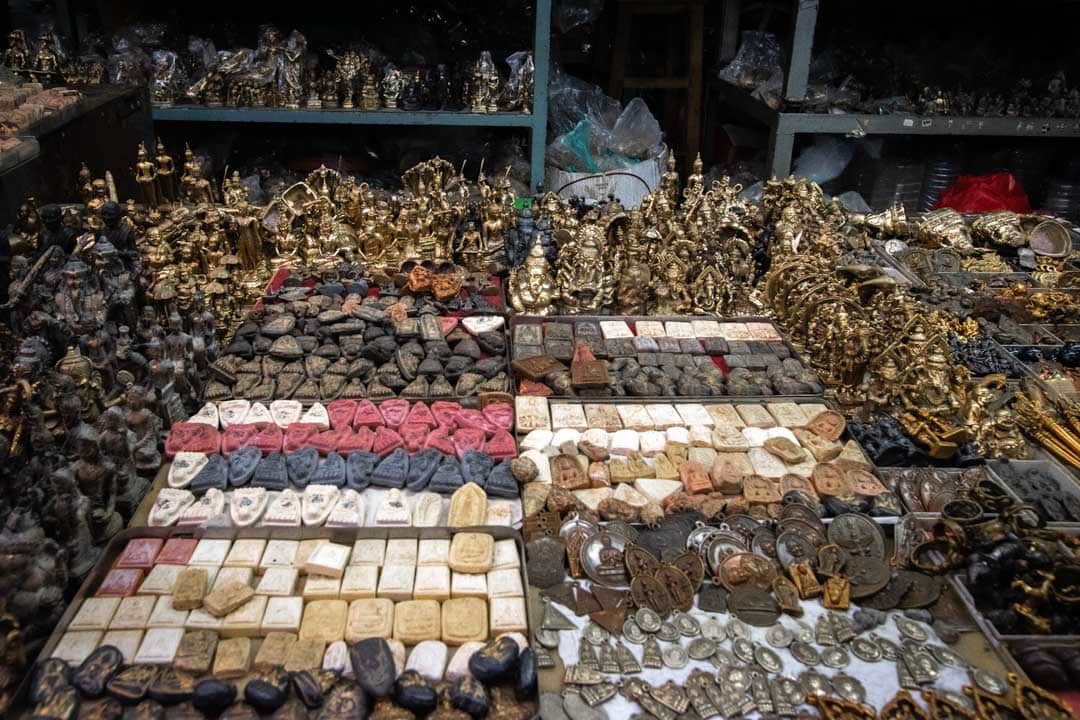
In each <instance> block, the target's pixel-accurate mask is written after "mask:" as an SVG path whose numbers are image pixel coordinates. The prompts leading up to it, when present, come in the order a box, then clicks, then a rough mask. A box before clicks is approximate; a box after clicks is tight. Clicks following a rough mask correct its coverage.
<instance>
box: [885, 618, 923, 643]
mask: <svg viewBox="0 0 1080 720" xmlns="http://www.w3.org/2000/svg"><path fill="white" fill-rule="evenodd" d="M893 621H894V622H895V623H896V629H897V630H899V631H900V634H901V635H903V636H904V637H906V638H909V639H911V640H914V641H915V642H917V643H924V642H926V641H927V640H929V639H930V634H929V633H928V632H927V631H926V628H925V627H924V626H923V624H922V623H920V622H917V621H915V620H912V619H910V618H906V617H904V616H903V615H894V616H893Z"/></svg>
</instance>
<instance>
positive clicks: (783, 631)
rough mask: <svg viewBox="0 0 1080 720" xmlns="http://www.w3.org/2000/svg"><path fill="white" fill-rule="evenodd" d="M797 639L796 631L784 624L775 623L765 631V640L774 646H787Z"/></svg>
mask: <svg viewBox="0 0 1080 720" xmlns="http://www.w3.org/2000/svg"><path fill="white" fill-rule="evenodd" d="M794 639H795V633H793V632H791V631H790V630H788V629H787V628H786V627H784V626H783V625H773V626H772V627H771V628H769V629H768V630H767V631H766V632H765V642H767V643H769V644H770V645H772V646H773V647H774V648H786V647H787V646H788V645H790V644H791V642H792V641H793V640H794Z"/></svg>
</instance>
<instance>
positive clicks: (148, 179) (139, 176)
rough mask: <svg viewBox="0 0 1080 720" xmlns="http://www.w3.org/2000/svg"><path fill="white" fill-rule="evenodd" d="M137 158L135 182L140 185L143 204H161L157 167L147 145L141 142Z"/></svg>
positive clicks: (154, 205) (151, 205)
mask: <svg viewBox="0 0 1080 720" xmlns="http://www.w3.org/2000/svg"><path fill="white" fill-rule="evenodd" d="M135 158H136V159H135V169H134V175H135V182H136V183H137V184H138V186H139V193H140V194H141V195H142V201H143V204H145V205H146V206H147V207H157V206H158V205H160V204H161V198H160V197H159V195H158V186H157V168H156V167H155V166H154V163H153V162H151V161H150V157H149V155H148V154H147V152H146V145H144V144H143V143H139V148H138V150H136V152H135Z"/></svg>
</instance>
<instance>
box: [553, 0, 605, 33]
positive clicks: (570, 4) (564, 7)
mask: <svg viewBox="0 0 1080 720" xmlns="http://www.w3.org/2000/svg"><path fill="white" fill-rule="evenodd" d="M603 9H604V0H559V3H558V5H557V6H556V8H555V27H557V28H558V29H559V32H563V33H568V32H570V31H571V30H573V29H574V28H576V27H580V26H581V25H585V24H586V23H591V22H592V21H594V20H596V18H597V17H599V15H600V11H601V10H603Z"/></svg>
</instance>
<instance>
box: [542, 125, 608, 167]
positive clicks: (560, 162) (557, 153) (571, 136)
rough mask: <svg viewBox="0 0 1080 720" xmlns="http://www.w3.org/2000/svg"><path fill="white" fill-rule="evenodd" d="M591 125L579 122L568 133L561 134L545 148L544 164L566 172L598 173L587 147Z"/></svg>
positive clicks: (591, 153) (590, 151)
mask: <svg viewBox="0 0 1080 720" xmlns="http://www.w3.org/2000/svg"><path fill="white" fill-rule="evenodd" d="M591 128H592V123H590V122H589V121H588V120H581V121H580V122H578V124H577V126H576V127H575V128H574V129H573V130H571V131H570V132H568V133H563V134H562V135H560V136H559V137H557V138H555V140H553V141H552V142H551V144H549V145H548V146H547V151H546V162H547V164H549V165H554V166H555V167H557V168H561V169H563V170H566V171H567V172H599V171H600V168H599V166H598V165H597V164H596V160H594V159H593V152H592V150H591V149H590V147H589V136H590V134H591Z"/></svg>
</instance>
